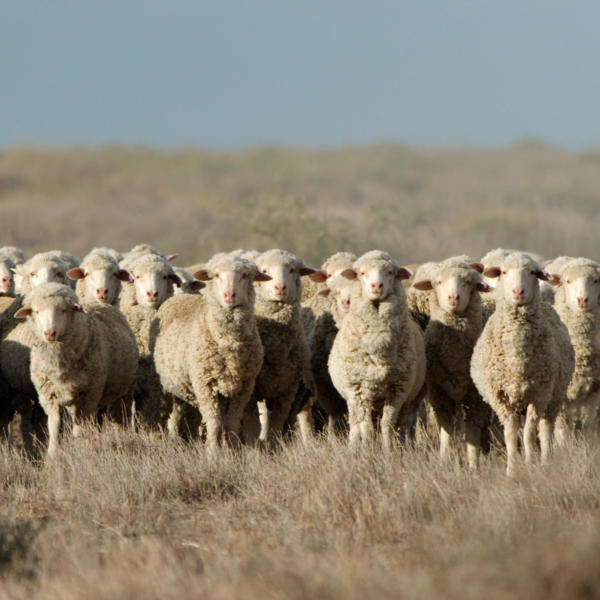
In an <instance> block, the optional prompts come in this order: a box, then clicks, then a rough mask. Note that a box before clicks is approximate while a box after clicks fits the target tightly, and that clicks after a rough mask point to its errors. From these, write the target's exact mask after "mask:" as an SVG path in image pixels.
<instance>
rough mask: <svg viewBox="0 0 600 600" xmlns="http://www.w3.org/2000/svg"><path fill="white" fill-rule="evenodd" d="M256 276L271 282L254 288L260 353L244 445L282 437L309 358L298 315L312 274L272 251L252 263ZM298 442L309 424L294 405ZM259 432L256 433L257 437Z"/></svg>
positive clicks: (290, 256)
mask: <svg viewBox="0 0 600 600" xmlns="http://www.w3.org/2000/svg"><path fill="white" fill-rule="evenodd" d="M255 262H256V265H257V266H258V268H259V270H260V271H261V272H262V273H264V274H266V275H269V277H270V278H271V280H270V281H265V282H260V281H258V282H257V283H256V284H255V289H256V304H255V312H256V322H257V325H258V331H259V333H260V339H261V341H262V344H263V348H264V361H263V366H262V369H261V371H260V373H259V375H258V377H257V378H256V385H255V389H254V394H253V396H252V399H251V401H250V402H249V403H248V405H247V407H246V412H245V415H244V422H243V428H244V437H245V439H246V440H247V441H249V442H252V441H255V440H256V438H257V437H258V440H259V441H260V442H261V443H267V442H271V441H272V440H273V439H274V438H276V437H277V436H280V435H282V434H283V432H284V425H285V423H286V421H287V420H288V419H289V418H290V417H291V418H292V419H295V416H296V415H294V414H291V413H292V409H293V406H294V400H295V399H296V396H297V392H298V388H299V385H300V382H301V380H303V381H304V382H309V381H310V379H311V377H310V357H309V350H308V345H307V343H306V338H305V335H304V328H303V326H302V319H301V313H300V299H301V297H302V284H301V282H300V278H301V277H302V276H305V275H310V274H311V273H314V272H315V270H314V269H311V268H310V267H307V266H306V265H305V264H304V263H303V261H302V260H301V259H300V258H298V257H297V256H296V255H294V254H292V253H291V252H287V251H286V250H280V249H273V250H268V251H267V252H264V253H263V254H261V255H260V256H258V257H257V258H256V261H255ZM294 408H295V410H296V411H298V415H299V416H300V419H299V421H298V424H299V427H300V433H301V436H302V439H303V440H306V439H307V438H308V436H309V435H310V427H311V425H310V422H309V416H308V413H307V411H305V410H303V409H304V407H300V406H298V405H297V404H296V405H295V407H294ZM259 430H260V433H259Z"/></svg>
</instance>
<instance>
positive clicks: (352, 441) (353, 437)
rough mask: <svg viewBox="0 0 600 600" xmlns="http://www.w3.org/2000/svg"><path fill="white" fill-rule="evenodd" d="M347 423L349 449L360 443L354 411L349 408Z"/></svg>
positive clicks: (356, 417)
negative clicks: (348, 427) (348, 426)
mask: <svg viewBox="0 0 600 600" xmlns="http://www.w3.org/2000/svg"><path fill="white" fill-rule="evenodd" d="M348 422H349V424H350V432H349V434H348V444H349V446H350V447H351V448H356V447H357V446H358V444H359V443H360V436H361V433H360V422H359V420H358V415H357V414H356V411H355V410H354V409H352V408H349V411H348Z"/></svg>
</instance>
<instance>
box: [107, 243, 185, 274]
mask: <svg viewBox="0 0 600 600" xmlns="http://www.w3.org/2000/svg"><path fill="white" fill-rule="evenodd" d="M146 254H154V255H155V256H159V257H160V258H163V259H164V260H165V261H167V262H171V261H172V260H173V259H174V258H176V257H177V256H178V255H177V254H163V253H162V252H161V251H160V250H157V249H156V248H155V247H154V246H151V245H150V244H137V246H134V247H133V248H132V249H131V250H130V251H129V252H127V253H125V255H124V256H123V257H122V258H121V261H120V262H119V264H120V266H121V268H122V269H125V270H126V271H129V269H130V267H131V264H132V263H134V262H135V261H136V260H137V259H138V258H139V257H140V256H144V255H146Z"/></svg>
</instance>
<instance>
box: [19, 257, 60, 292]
mask: <svg viewBox="0 0 600 600" xmlns="http://www.w3.org/2000/svg"><path fill="white" fill-rule="evenodd" d="M68 270H69V266H68V265H67V263H65V261H64V260H63V259H62V258H60V257H59V256H58V255H57V252H40V253H38V254H34V255H33V256H32V257H31V258H30V259H29V260H28V261H26V262H25V263H23V264H20V265H16V266H15V285H16V287H17V288H18V290H19V293H20V294H21V295H26V294H28V293H29V292H31V290H32V289H33V288H34V287H35V286H37V285H39V284H41V283H50V282H56V283H64V284H68V283H69V279H68V278H67V271H68ZM17 278H18V280H17Z"/></svg>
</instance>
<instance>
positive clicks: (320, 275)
mask: <svg viewBox="0 0 600 600" xmlns="http://www.w3.org/2000/svg"><path fill="white" fill-rule="evenodd" d="M355 260H356V256H355V255H354V254H351V253H350V252H337V253H336V254H333V255H332V256H330V257H329V258H328V259H327V260H326V261H325V262H324V263H323V265H322V266H321V269H320V271H318V272H317V273H313V274H312V275H310V276H309V278H308V281H311V282H313V283H314V286H313V287H315V288H316V289H317V290H319V288H321V289H320V291H317V292H316V293H315V291H314V290H313V294H314V295H313V297H312V298H310V299H309V300H307V301H306V304H305V305H304V306H303V307H302V317H303V319H302V321H303V326H304V329H305V333H306V336H307V340H308V345H309V350H310V365H311V371H312V378H313V382H314V388H315V408H316V409H317V411H323V412H324V416H325V417H326V418H327V425H328V431H329V433H330V434H333V433H336V432H339V431H342V430H343V429H344V428H345V426H346V423H345V422H346V414H347V413H348V408H347V407H346V401H345V400H344V399H343V398H342V397H341V396H340V394H339V393H338V391H337V390H336V389H335V387H334V386H333V383H332V382H331V377H330V375H329V369H328V368H327V361H328V359H329V353H330V352H331V346H332V345H333V340H334V339H335V336H336V335H337V332H338V325H337V324H336V317H337V319H339V321H340V322H341V320H342V312H343V311H345V310H347V309H348V308H349V307H350V293H349V292H350V287H351V285H352V284H351V282H350V281H349V280H348V279H346V278H344V277H341V276H340V274H341V273H342V272H343V271H345V270H346V269H349V268H351V267H352V265H353V263H354V261H355ZM320 280H321V282H322V283H323V285H321V286H319V285H318V282H319V281H320ZM334 281H335V282H337V285H335V284H334V285H332V286H330V285H329V284H332V283H333V282H334ZM309 285H310V284H309ZM302 287H303V292H304V285H303V286H302ZM307 287H308V286H307ZM334 289H335V292H334V293H333V294H331V295H330V292H332V290H334Z"/></svg>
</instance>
